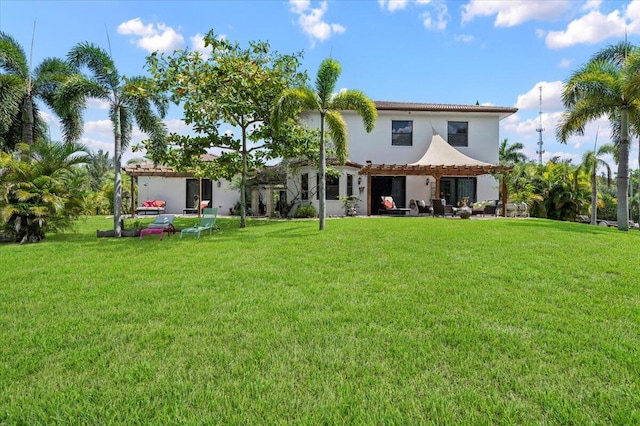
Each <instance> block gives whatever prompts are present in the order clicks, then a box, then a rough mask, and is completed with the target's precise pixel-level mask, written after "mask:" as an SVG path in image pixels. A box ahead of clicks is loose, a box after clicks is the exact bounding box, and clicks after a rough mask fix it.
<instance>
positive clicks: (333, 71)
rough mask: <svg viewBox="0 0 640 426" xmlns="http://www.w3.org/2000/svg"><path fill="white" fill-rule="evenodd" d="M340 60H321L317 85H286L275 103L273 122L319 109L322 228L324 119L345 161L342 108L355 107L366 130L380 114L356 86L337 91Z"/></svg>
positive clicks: (322, 214)
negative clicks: (293, 86) (292, 86)
mask: <svg viewBox="0 0 640 426" xmlns="http://www.w3.org/2000/svg"><path fill="white" fill-rule="evenodd" d="M340 72H341V69H340V63H339V62H338V61H336V60H334V59H331V58H328V59H325V60H324V61H322V63H321V64H320V68H319V69H318V75H317V76H316V83H315V87H313V88H312V87H310V86H303V87H299V88H292V89H286V90H285V91H284V92H283V93H282V95H281V96H280V99H279V100H278V102H277V103H276V107H275V109H274V117H273V120H274V123H276V129H277V128H278V124H277V123H282V122H283V121H284V120H286V119H287V118H289V117H294V116H297V115H299V114H300V113H301V112H302V111H315V112H318V113H320V153H319V162H318V163H319V168H320V170H319V175H320V179H319V180H320V182H319V184H320V188H318V191H319V211H320V212H319V213H320V230H321V231H322V230H323V229H324V227H325V218H326V215H327V209H326V176H325V174H326V147H325V145H326V144H325V122H326V125H327V133H328V136H329V137H330V138H331V140H332V142H333V147H334V149H335V153H336V160H337V161H338V162H339V163H341V164H344V162H345V161H346V160H347V155H348V135H347V124H346V123H345V121H344V118H343V117H342V114H341V112H340V111H345V110H353V111H356V112H357V113H358V114H359V115H360V117H362V121H363V123H364V127H365V130H366V131H367V132H371V131H372V130H373V128H374V126H375V124H376V120H377V118H378V111H377V110H376V106H375V104H374V103H373V101H371V99H369V98H368V97H367V96H366V95H365V94H364V93H362V92H360V91H357V90H343V91H340V93H337V94H336V93H334V89H335V87H336V82H337V81H338V77H339V76H340Z"/></svg>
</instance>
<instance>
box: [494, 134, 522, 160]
mask: <svg viewBox="0 0 640 426" xmlns="http://www.w3.org/2000/svg"><path fill="white" fill-rule="evenodd" d="M523 149H524V145H523V144H522V143H521V142H514V143H512V144H511V145H509V140H508V139H507V138H505V139H503V140H502V142H500V147H499V150H498V154H499V155H498V157H499V161H500V164H502V165H513V164H517V163H522V162H525V161H527V156H526V155H525V154H524V153H523V152H522V150H523Z"/></svg>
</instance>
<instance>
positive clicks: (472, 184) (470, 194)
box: [440, 177, 477, 206]
mask: <svg viewBox="0 0 640 426" xmlns="http://www.w3.org/2000/svg"><path fill="white" fill-rule="evenodd" d="M476 188H477V180H476V178H473V177H459V178H456V177H443V178H441V179H440V198H444V199H445V200H446V201H447V204H448V205H451V206H457V205H458V203H459V202H460V200H461V199H462V198H463V197H467V198H468V199H469V203H473V202H475V201H477V200H476Z"/></svg>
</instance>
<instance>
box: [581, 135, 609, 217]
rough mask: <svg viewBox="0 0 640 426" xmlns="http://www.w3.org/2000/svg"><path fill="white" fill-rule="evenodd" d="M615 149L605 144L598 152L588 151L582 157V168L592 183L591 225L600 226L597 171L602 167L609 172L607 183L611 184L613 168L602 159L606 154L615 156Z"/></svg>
mask: <svg viewBox="0 0 640 426" xmlns="http://www.w3.org/2000/svg"><path fill="white" fill-rule="evenodd" d="M614 151H615V148H614V146H613V145H610V144H605V145H602V146H601V147H600V148H598V149H597V150H596V151H587V152H585V153H584V155H583V156H582V163H581V167H582V169H583V170H585V171H586V172H587V173H589V178H590V181H591V224H592V225H597V224H598V186H597V184H598V182H597V171H598V168H600V167H602V168H604V169H605V170H606V172H607V183H608V184H610V182H611V167H610V166H609V164H608V163H607V162H606V161H604V160H603V159H602V158H600V157H602V156H603V155H605V154H613V153H614Z"/></svg>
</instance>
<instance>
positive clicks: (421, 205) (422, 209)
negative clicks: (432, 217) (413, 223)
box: [418, 200, 431, 215]
mask: <svg viewBox="0 0 640 426" xmlns="http://www.w3.org/2000/svg"><path fill="white" fill-rule="evenodd" d="M424 213H428V214H431V206H428V205H427V203H425V201H424V200H418V214H419V215H420V214H424Z"/></svg>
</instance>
